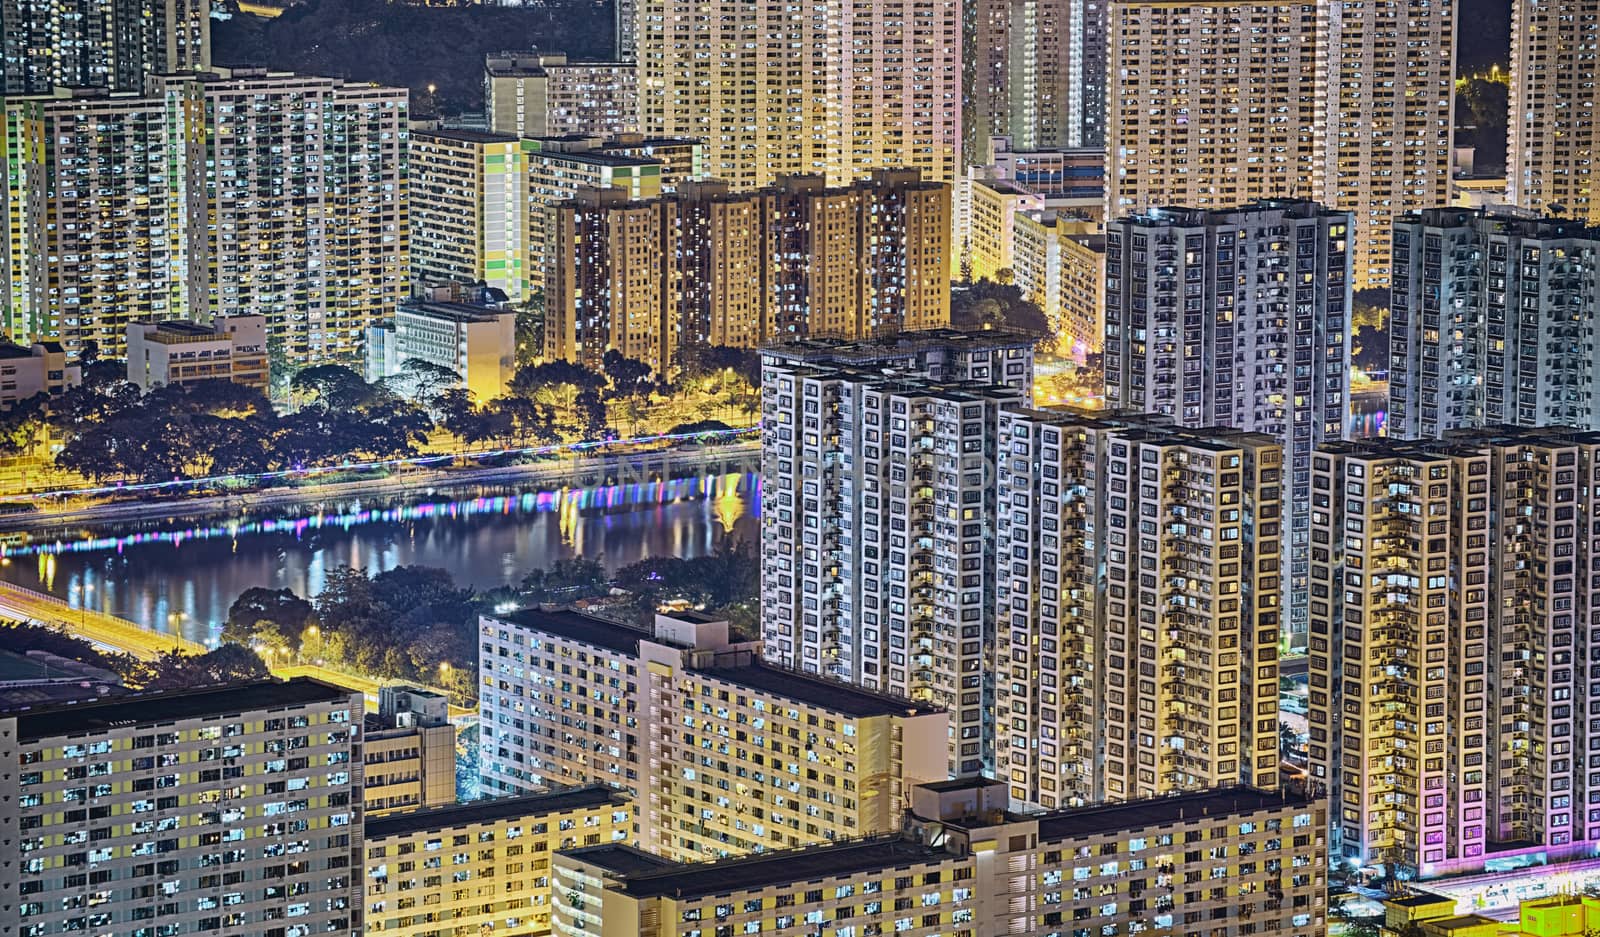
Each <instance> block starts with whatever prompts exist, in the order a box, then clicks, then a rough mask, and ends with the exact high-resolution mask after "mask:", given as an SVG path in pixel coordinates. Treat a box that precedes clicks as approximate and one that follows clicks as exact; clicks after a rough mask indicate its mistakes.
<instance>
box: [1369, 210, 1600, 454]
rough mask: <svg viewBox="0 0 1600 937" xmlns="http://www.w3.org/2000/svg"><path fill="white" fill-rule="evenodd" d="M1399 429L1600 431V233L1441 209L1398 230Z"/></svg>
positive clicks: (1393, 376) (1393, 353)
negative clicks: (1599, 345)
mask: <svg viewBox="0 0 1600 937" xmlns="http://www.w3.org/2000/svg"><path fill="white" fill-rule="evenodd" d="M1390 306H1391V314H1390V320H1389V321H1390V326H1389V328H1390V339H1389V358H1390V362H1389V424H1390V426H1392V427H1393V428H1394V429H1395V430H1397V431H1398V432H1399V433H1400V434H1401V435H1404V436H1406V437H1410V438H1428V437H1434V436H1439V435H1442V434H1443V433H1445V432H1448V431H1450V430H1453V429H1459V428H1464V427H1477V426H1491V425H1494V424H1499V423H1507V424H1514V425H1518V426H1577V427H1583V428H1585V429H1600V362H1597V361H1596V359H1595V357H1594V355H1593V353H1592V352H1589V351H1586V350H1585V349H1586V348H1590V347H1593V346H1594V345H1595V343H1596V342H1597V340H1600V333H1597V327H1596V317H1597V315H1600V229H1596V228H1591V227H1586V226H1585V225H1584V224H1583V223H1582V222H1581V221H1559V220H1555V219H1548V218H1538V217H1534V216H1526V215H1519V214H1509V213H1502V214H1494V213H1489V212H1483V211H1468V210H1465V209H1454V208H1439V209H1433V210H1430V211H1425V212H1419V213H1415V214H1410V215H1407V216H1405V217H1404V218H1401V219H1399V220H1398V221H1397V222H1396V223H1395V230H1394V285H1393V286H1392V288H1391V295H1390Z"/></svg>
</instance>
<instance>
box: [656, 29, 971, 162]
mask: <svg viewBox="0 0 1600 937" xmlns="http://www.w3.org/2000/svg"><path fill="white" fill-rule="evenodd" d="M635 6H636V8H637V13H636V15H635V19H634V22H635V24H636V27H637V32H636V40H637V43H638V46H637V48H638V73H639V78H638V81H639V103H640V122H641V124H642V127H641V129H642V130H643V132H644V133H646V134H650V135H657V136H673V137H687V138H690V139H697V140H702V141H704V142H705V158H706V174H707V176H709V177H711V178H715V179H720V180H723V181H725V182H728V183H729V184H730V185H732V186H733V187H734V188H736V189H755V188H762V187H765V186H769V185H772V184H773V183H774V182H776V181H777V180H778V179H779V178H781V177H784V176H793V175H805V174H816V175H822V176H824V177H826V179H827V181H828V184H829V185H832V186H842V185H849V184H850V183H851V182H853V181H855V180H856V179H859V178H862V177H864V176H866V175H868V174H870V173H871V172H872V171H874V170H878V169H885V168H900V167H904V168H908V169H916V170H919V171H920V172H922V174H923V176H924V178H926V179H928V180H930V181H934V182H947V183H948V182H953V181H954V180H956V179H957V178H958V172H957V165H956V163H957V160H958V159H959V153H960V148H961V106H962V105H961V47H962V46H961V32H962V5H961V4H960V3H958V2H956V0H934V2H931V3H930V2H911V0H814V2H811V3H808V4H806V5H805V6H803V7H802V8H798V9H792V8H789V7H783V6H773V5H762V4H745V5H738V6H735V7H729V8H726V9H723V10H721V11H720V12H719V13H718V15H715V16H712V15H707V14H706V13H705V12H704V11H703V10H702V9H701V8H700V7H698V6H697V5H695V4H693V3H690V2H688V0H644V2H639V3H636V4H635ZM752 37H754V38H752ZM908 50H909V51H910V52H911V54H908Z"/></svg>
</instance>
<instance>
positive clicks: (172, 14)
mask: <svg viewBox="0 0 1600 937" xmlns="http://www.w3.org/2000/svg"><path fill="white" fill-rule="evenodd" d="M210 67H211V7H210V5H209V4H206V3H200V2H196V0H94V2H92V3H67V2H62V0H32V2H30V0H8V2H7V3H6V4H5V5H4V6H3V7H0V96H5V97H10V96H14V95H26V94H49V93H51V92H52V91H54V90H55V89H56V88H111V89H115V90H118V91H139V90H142V88H143V86H144V80H145V77H146V76H147V75H161V74H168V73H171V72H186V71H204V70H205V69H208V68H210Z"/></svg>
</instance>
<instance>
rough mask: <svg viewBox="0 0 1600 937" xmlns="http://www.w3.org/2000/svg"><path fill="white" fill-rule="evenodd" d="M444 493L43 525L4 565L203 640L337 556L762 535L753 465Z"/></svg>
mask: <svg viewBox="0 0 1600 937" xmlns="http://www.w3.org/2000/svg"><path fill="white" fill-rule="evenodd" d="M442 494H443V493H442ZM445 497H448V495H445ZM445 497H441V499H439V500H428V501H417V500H415V498H416V496H415V495H413V496H411V500H410V501H406V500H401V499H348V500H341V501H336V502H330V503H328V504H326V505H323V506H320V509H318V510H315V511H311V510H305V511H303V512H302V513H289V514H283V513H278V514H274V515H262V516H256V517H251V516H245V517H237V518H227V519H210V520H202V521H199V522H196V523H193V524H190V525H188V526H182V527H178V526H158V525H151V524H148V523H145V524H138V525H132V524H130V525H123V526H118V527H106V528H102V529H97V530H93V531H88V532H86V533H85V534H84V535H83V536H81V537H70V538H69V537H65V536H62V537H59V538H58V537H53V536H52V537H50V538H48V539H44V538H37V539H35V540H34V541H33V542H30V543H24V544H14V545H10V546H6V547H4V548H0V556H3V557H4V561H3V562H4V564H5V565H4V566H0V579H5V580H7V581H10V582H14V583H16V584H18V585H22V586H26V587H28V588H33V589H39V590H41V591H48V592H51V593H54V594H56V595H59V596H61V597H63V598H65V599H66V600H67V601H68V602H69V603H72V604H74V605H76V604H77V603H79V602H81V601H83V597H84V596H85V595H87V596H88V597H89V601H90V603H91V605H92V606H93V607H95V608H98V609H100V610H103V611H106V612H110V613H112V614H116V615H120V616H122V617H125V618H129V619H131V620H133V621H136V622H139V623H140V624H143V625H145V626H146V627H150V628H154V629H157V630H162V631H166V630H181V631H183V632H184V633H185V634H186V635H188V636H189V637H192V638H194V639H196V640H202V641H204V640H209V639H211V638H213V637H215V635H216V634H217V633H218V632H219V631H220V629H221V627H222V622H223V621H224V620H225V619H226V617H227V610H228V606H229V605H230V604H231V603H232V601H233V599H234V598H235V597H236V596H237V595H238V594H239V593H240V592H242V591H244V590H245V589H247V588H250V587H252V586H267V587H270V588H290V589H293V590H294V591H296V592H297V593H299V594H301V595H308V594H313V595H314V594H315V593H317V592H319V591H321V587H322V583H323V581H324V579H325V576H326V574H327V572H328V571H330V570H332V569H334V568H336V567H339V566H346V565H348V566H356V567H360V568H364V569H367V570H368V571H369V572H377V571H381V570H384V569H392V568H394V567H396V566H402V565H424V566H438V567H442V568H445V569H448V570H450V572H451V573H452V574H454V575H455V576H456V579H457V581H458V582H462V583H464V584H468V585H471V586H473V587H475V588H479V589H486V588H492V587H494V586H499V585H507V584H511V583H515V582H517V581H518V580H520V579H521V578H522V576H523V575H524V574H526V573H527V572H528V571H529V570H531V569H535V568H539V567H544V566H548V565H550V564H552V563H554V562H555V561H556V560H558V559H561V558H563V557H568V556H586V557H591V558H596V559H600V560H602V561H603V562H604V563H605V564H606V565H607V566H608V567H611V568H616V567H617V566H622V565H626V564H628V563H631V562H635V561H637V560H639V559H642V558H645V557H649V556H660V555H671V556H683V557H692V556H699V555H702V554H704V553H707V552H710V551H712V550H715V549H716V548H717V547H718V546H719V545H720V544H721V543H723V542H724V541H726V540H731V541H738V540H746V541H750V542H752V543H754V542H755V541H756V540H757V536H758V531H757V529H756V518H757V517H758V516H759V511H760V483H759V480H758V478H757V476H756V475H754V474H753V473H752V474H735V475H713V476H701V477H694V478H683V479H672V480H666V481H660V482H653V483H642V484H628V485H611V486H606V487H600V488H584V489H562V490H557V491H520V490H515V489H500V488H496V489H479V490H475V491H473V496H472V497H456V498H454V499H448V500H447V499H445Z"/></svg>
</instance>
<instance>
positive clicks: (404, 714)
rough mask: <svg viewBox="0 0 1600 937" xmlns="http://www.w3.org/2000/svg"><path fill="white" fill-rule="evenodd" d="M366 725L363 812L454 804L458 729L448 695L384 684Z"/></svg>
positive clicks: (375, 812) (381, 812) (377, 812)
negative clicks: (364, 807)
mask: <svg viewBox="0 0 1600 937" xmlns="http://www.w3.org/2000/svg"><path fill="white" fill-rule="evenodd" d="M365 728H366V747H365V750H364V752H363V759H364V761H365V763H366V768H367V770H366V777H365V781H364V783H363V786H362V794H363V800H364V801H365V803H366V808H367V816H369V817H376V816H382V815H383V814H386V813H393V812H395V811H397V810H410V809H414V808H417V807H440V806H444V805H446V804H453V803H455V800H456V729H455V726H454V725H451V723H450V701H449V700H448V699H446V698H445V697H444V696H442V695H440V694H438V693H434V692H431V691H429V690H422V689H418V688H417V687H410V686H386V687H383V688H381V689H380V690H379V691H378V711H377V712H376V713H369V714H367V717H366V726H365Z"/></svg>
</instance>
